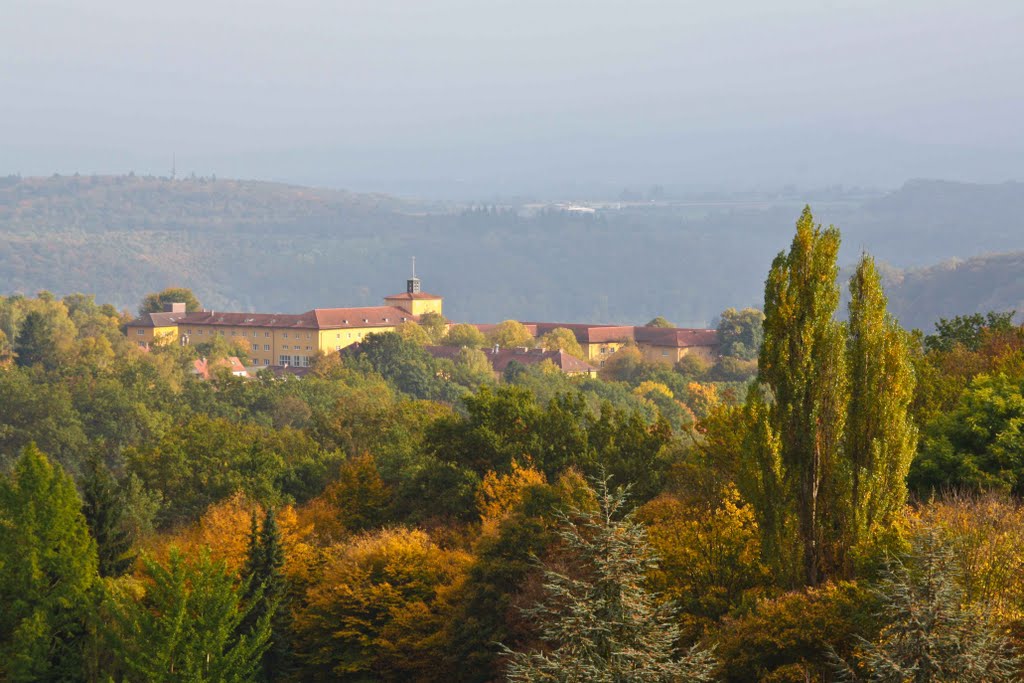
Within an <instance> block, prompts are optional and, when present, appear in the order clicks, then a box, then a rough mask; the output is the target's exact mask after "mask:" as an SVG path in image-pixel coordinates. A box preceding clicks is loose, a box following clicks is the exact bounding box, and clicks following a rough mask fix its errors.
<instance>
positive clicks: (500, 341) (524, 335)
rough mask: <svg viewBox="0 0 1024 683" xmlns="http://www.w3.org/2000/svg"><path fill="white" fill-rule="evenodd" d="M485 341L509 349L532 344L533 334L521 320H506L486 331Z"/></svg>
mask: <svg viewBox="0 0 1024 683" xmlns="http://www.w3.org/2000/svg"><path fill="white" fill-rule="evenodd" d="M487 341H488V342H490V343H491V344H496V345H497V346H500V347H501V348H503V349H510V348H515V347H517V346H533V335H531V334H530V331H529V330H527V329H526V326H525V325H523V324H522V323H521V322H519V321H517V320H506V321H504V322H501V323H498V324H497V325H495V326H494V328H493V329H492V330H491V331H490V332H488V333H487Z"/></svg>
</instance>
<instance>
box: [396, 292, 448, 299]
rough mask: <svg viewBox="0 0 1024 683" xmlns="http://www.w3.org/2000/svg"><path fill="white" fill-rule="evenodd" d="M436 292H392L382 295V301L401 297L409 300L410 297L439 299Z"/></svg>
mask: <svg viewBox="0 0 1024 683" xmlns="http://www.w3.org/2000/svg"><path fill="white" fill-rule="evenodd" d="M441 298H442V297H439V296H438V295H436V294H427V293H426V292H402V293H401V294H392V295H391V296H386V297H384V301H389V300H391V299H403V300H405V301H409V300H411V299H441Z"/></svg>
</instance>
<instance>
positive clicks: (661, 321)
mask: <svg viewBox="0 0 1024 683" xmlns="http://www.w3.org/2000/svg"><path fill="white" fill-rule="evenodd" d="M644 327H675V325H673V324H672V323H670V322H669V321H668V320H666V319H665V317H664V316H661V315H659V316H657V317H656V318H652V319H651V320H649V321H648V322H647V324H646V325H644Z"/></svg>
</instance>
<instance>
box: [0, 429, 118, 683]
mask: <svg viewBox="0 0 1024 683" xmlns="http://www.w3.org/2000/svg"><path fill="white" fill-rule="evenodd" d="M96 566H97V560H96V544H95V542H94V541H93V540H92V538H91V537H90V536H89V530H88V528H87V526H86V523H85V518H84V517H83V516H82V511H81V502H80V500H79V498H78V492H77V491H76V490H75V485H74V483H73V482H72V481H71V477H70V476H68V474H67V473H65V472H64V471H63V470H62V469H61V468H60V466H59V465H58V466H55V465H53V464H52V463H51V462H50V461H49V460H48V459H47V457H46V456H45V455H43V453H42V452H40V451H39V449H37V448H36V447H35V445H29V446H27V447H26V448H25V449H24V451H22V455H21V457H20V458H19V459H18V461H17V462H16V463H15V465H14V470H13V472H12V473H11V474H10V475H9V476H8V477H7V478H5V479H3V480H0V679H2V680H7V681H39V680H62V681H63V680H67V681H73V680H84V679H85V677H86V673H85V670H86V667H85V662H84V656H83V652H84V647H85V643H86V640H87V637H88V636H87V627H86V625H87V621H88V619H89V615H90V613H91V612H92V611H93V609H94V607H95V605H94V601H93V593H92V589H93V587H94V586H95V584H96V582H97V581H98V578H99V575H98V574H97V569H96Z"/></svg>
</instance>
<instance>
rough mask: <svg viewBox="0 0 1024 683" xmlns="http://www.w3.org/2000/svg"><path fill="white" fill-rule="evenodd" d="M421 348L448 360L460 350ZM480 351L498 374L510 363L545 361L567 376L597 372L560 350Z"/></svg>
mask: <svg viewBox="0 0 1024 683" xmlns="http://www.w3.org/2000/svg"><path fill="white" fill-rule="evenodd" d="M423 348H424V349H425V350H426V351H427V353H429V354H430V355H432V356H433V357H434V358H447V359H449V360H455V359H456V358H458V357H459V352H460V351H461V350H462V349H461V348H459V347H456V346H425V347H423ZM480 350H481V351H483V353H484V355H485V356H486V357H487V360H489V361H490V362H491V367H492V368H494V371H495V372H498V373H501V372H504V371H505V368H507V367H508V366H509V364H511V363H512V361H516V362H517V363H520V364H522V365H536V364H538V363H543V362H544V361H546V360H549V361H551V362H552V363H554V365H555V367H556V368H558V369H559V370H561V371H562V372H564V373H566V374H568V375H576V374H593V373H596V372H597V368H595V367H594V366H593V365H591V364H590V363H587V362H586V361H583V360H580V359H579V358H576V357H575V356H573V355H572V354H570V353H567V352H565V351H564V350H561V349H559V350H558V351H545V350H544V349H526V348H515V349H498V350H497V351H495V350H494V349H493V348H484V349H480Z"/></svg>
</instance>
